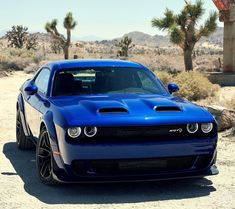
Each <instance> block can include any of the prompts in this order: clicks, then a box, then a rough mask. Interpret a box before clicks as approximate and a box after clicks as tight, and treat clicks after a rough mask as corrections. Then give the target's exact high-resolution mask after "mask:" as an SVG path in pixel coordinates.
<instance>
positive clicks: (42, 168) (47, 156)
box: [36, 127, 59, 186]
mask: <svg viewBox="0 0 235 209" xmlns="http://www.w3.org/2000/svg"><path fill="white" fill-rule="evenodd" d="M52 162H53V155H52V151H51V146H50V140H49V136H48V132H47V129H46V128H45V127H44V128H42V130H41V132H40V135H39V140H38V143H37V147H36V166H37V171H38V175H39V178H40V180H41V182H42V183H44V184H45V185H49V186H53V185H57V184H59V182H58V181H56V180H55V179H54V178H53V175H52V171H53V163H52Z"/></svg>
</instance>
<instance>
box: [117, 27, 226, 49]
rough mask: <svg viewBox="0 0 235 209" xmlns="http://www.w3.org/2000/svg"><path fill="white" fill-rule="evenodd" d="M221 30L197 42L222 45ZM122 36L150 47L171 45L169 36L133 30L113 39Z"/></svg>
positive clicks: (220, 28)
mask: <svg viewBox="0 0 235 209" xmlns="http://www.w3.org/2000/svg"><path fill="white" fill-rule="evenodd" d="M223 30H224V28H222V27H219V28H218V29H217V30H216V31H215V32H214V33H213V34H212V35H211V36H209V37H202V38H201V40H200V41H199V44H203V43H208V44H214V45H219V46H222V45H223V34H224V33H223ZM124 36H128V37H130V38H131V39H132V41H133V43H134V44H136V45H143V46H150V47H164V46H171V45H172V44H171V43H170V40H169V36H167V35H166V36H161V35H155V36H151V35H149V34H146V33H143V32H139V31H134V32H130V33H127V34H125V35H123V36H122V37H120V38H116V39H114V40H120V39H121V38H123V37H124Z"/></svg>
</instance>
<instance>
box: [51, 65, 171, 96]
mask: <svg viewBox="0 0 235 209" xmlns="http://www.w3.org/2000/svg"><path fill="white" fill-rule="evenodd" d="M53 86H54V87H53V95H54V96H62V95H76V94H164V93H167V92H166V90H165V89H164V88H163V87H162V85H161V84H160V83H159V82H158V81H157V80H156V79H155V78H154V77H153V76H152V75H151V74H150V73H148V72H147V71H146V70H144V69H142V68H124V67H103V68H102V67H97V68H88V69H69V70H64V71H60V72H58V73H57V74H56V77H55V83H54V85H53Z"/></svg>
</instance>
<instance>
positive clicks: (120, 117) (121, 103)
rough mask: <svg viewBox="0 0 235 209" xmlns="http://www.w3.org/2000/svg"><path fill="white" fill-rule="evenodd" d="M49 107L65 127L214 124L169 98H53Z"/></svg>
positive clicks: (186, 104) (202, 111)
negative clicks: (57, 114)
mask: <svg viewBox="0 0 235 209" xmlns="http://www.w3.org/2000/svg"><path fill="white" fill-rule="evenodd" d="M51 103H52V105H54V108H55V109H56V110H57V112H58V113H60V115H62V116H63V118H64V120H65V123H66V124H67V125H68V126H76V125H81V126H83V125H84V126H87V125H95V126H114V125H118V126H124V125H160V124H161V125H168V124H186V123H193V122H198V123H201V122H214V118H213V117H212V115H211V114H210V113H209V112H208V111H207V110H205V109H204V108H202V107H199V106H197V105H195V104H192V103H190V102H188V101H185V100H182V99H180V98H177V97H174V96H172V95H105V96H72V97H55V98H52V99H51ZM60 118H61V117H60Z"/></svg>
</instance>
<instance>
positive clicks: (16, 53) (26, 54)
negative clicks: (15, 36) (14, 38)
mask: <svg viewBox="0 0 235 209" xmlns="http://www.w3.org/2000/svg"><path fill="white" fill-rule="evenodd" d="M6 53H8V54H9V56H11V57H20V58H32V57H33V54H34V53H33V52H32V51H29V50H26V49H17V48H11V49H9V50H8V51H7V52H6Z"/></svg>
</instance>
